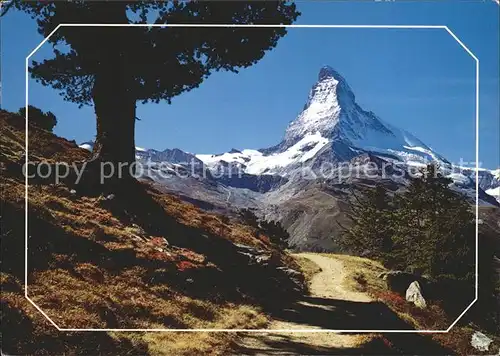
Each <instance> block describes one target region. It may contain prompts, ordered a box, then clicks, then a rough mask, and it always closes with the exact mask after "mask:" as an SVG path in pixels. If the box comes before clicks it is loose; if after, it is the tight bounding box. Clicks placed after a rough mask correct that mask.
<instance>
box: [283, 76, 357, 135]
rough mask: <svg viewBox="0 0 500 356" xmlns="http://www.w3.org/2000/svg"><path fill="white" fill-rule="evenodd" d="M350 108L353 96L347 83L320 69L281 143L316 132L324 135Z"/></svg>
mask: <svg viewBox="0 0 500 356" xmlns="http://www.w3.org/2000/svg"><path fill="white" fill-rule="evenodd" d="M354 105H355V101H354V94H353V92H352V90H351V88H350V87H349V85H348V84H347V81H346V80H345V79H344V78H343V77H342V76H341V75H340V74H339V73H338V72H336V71H335V70H334V69H332V68H331V67H329V66H325V67H323V68H321V69H320V71H319V74H318V81H317V82H316V83H315V84H314V85H313V87H312V89H311V90H310V92H309V97H308V100H307V102H306V104H305V106H304V109H303V111H302V112H301V113H300V115H299V116H298V117H297V119H295V120H294V121H292V122H291V123H290V125H289V126H288V128H287V129H286V132H285V142H289V143H290V144H293V143H294V141H297V140H300V139H301V138H302V137H304V136H305V135H307V134H314V133H316V132H320V133H321V134H322V135H324V136H328V135H329V134H330V133H331V131H332V130H333V129H334V128H335V126H336V125H337V124H338V122H339V119H340V112H341V110H349V108H351V107H352V106H354Z"/></svg>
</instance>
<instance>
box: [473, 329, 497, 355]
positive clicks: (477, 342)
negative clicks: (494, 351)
mask: <svg viewBox="0 0 500 356" xmlns="http://www.w3.org/2000/svg"><path fill="white" fill-rule="evenodd" d="M492 342H493V340H491V339H490V338H489V337H488V336H486V335H484V334H483V333H482V332H480V331H476V332H475V333H474V334H473V335H472V339H471V341H470V344H471V346H472V347H473V348H475V349H476V350H478V351H488V349H489V347H490V344H491V343H492Z"/></svg>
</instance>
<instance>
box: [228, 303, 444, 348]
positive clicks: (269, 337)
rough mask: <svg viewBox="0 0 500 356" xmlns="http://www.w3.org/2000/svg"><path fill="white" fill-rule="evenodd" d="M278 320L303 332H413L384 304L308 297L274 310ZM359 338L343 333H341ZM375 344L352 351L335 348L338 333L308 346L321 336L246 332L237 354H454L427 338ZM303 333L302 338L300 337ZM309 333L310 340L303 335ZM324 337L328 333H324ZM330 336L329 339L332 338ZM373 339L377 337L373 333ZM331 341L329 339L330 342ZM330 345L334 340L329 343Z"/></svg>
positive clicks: (382, 337) (391, 336) (395, 336)
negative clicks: (310, 330) (311, 330)
mask: <svg viewBox="0 0 500 356" xmlns="http://www.w3.org/2000/svg"><path fill="white" fill-rule="evenodd" d="M270 314H271V316H272V317H273V319H274V320H277V321H281V322H286V323H290V325H293V327H294V328H300V329H309V328H314V329H318V328H320V329H332V330H411V329H413V328H412V327H411V326H410V325H409V324H408V323H406V322H405V321H403V320H402V319H400V318H399V317H398V315H397V314H396V313H394V312H393V311H392V310H390V309H389V308H388V307H387V306H386V305H385V304H383V303H380V302H368V303H366V302H352V301H346V300H338V299H328V298H318V297H304V298H302V299H301V300H300V301H297V302H295V303H293V304H290V305H288V306H286V307H283V308H282V309H279V310H273V311H270ZM347 334H355V333H342V334H341V335H347ZM376 334H377V335H375V336H374V337H373V338H372V339H371V340H369V341H367V342H365V343H363V344H361V345H358V346H355V347H351V348H344V347H338V346H335V340H334V339H335V337H336V336H335V335H333V334H327V335H325V336H324V337H323V339H322V340H323V341H320V342H317V340H316V342H310V343H309V342H308V338H311V340H312V338H315V337H316V336H317V335H320V334H318V333H308V334H306V333H293V334H292V333H272V332H270V333H265V335H263V334H261V333H252V334H245V335H244V338H245V339H246V341H245V342H244V345H243V346H242V345H235V348H234V350H235V351H234V352H235V354H238V355H339V354H340V355H367V354H368V355H398V354H399V355H400V354H403V355H451V354H453V352H452V351H451V350H449V349H446V348H444V347H442V346H441V345H439V344H438V343H436V342H435V341H433V340H432V339H431V337H430V336H428V335H423V334H413V333H411V334H404V333H386V334H381V333H376ZM298 335H300V337H299V336H298ZM305 335H307V336H305ZM323 335H324V334H323ZM329 335H331V336H329ZM372 336H373V335H372ZM329 338H330V339H329ZM329 341H331V342H329Z"/></svg>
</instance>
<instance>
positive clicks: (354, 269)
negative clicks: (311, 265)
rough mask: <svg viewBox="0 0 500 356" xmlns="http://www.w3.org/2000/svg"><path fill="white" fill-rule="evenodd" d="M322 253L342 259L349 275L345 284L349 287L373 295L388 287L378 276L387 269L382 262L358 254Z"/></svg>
mask: <svg viewBox="0 0 500 356" xmlns="http://www.w3.org/2000/svg"><path fill="white" fill-rule="evenodd" d="M322 255H324V256H327V257H333V258H335V259H338V260H340V261H342V263H343V264H344V268H345V272H346V277H347V278H346V279H345V280H344V285H345V287H346V288H347V289H351V290H355V291H358V292H366V293H368V294H370V295H372V296H374V294H375V293H377V292H380V291H384V290H386V289H387V286H386V284H385V282H384V281H383V280H382V279H381V278H379V277H378V276H379V275H380V273H382V272H385V271H387V269H386V268H385V267H384V266H382V264H380V263H378V262H376V261H373V260H370V259H368V258H363V257H357V256H349V255H339V254H328V253H324V254H322Z"/></svg>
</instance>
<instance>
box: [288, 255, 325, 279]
mask: <svg viewBox="0 0 500 356" xmlns="http://www.w3.org/2000/svg"><path fill="white" fill-rule="evenodd" d="M294 259H295V261H296V262H297V264H298V266H299V270H300V271H301V272H302V274H303V275H304V277H305V279H306V282H307V283H308V285H309V284H310V282H311V279H312V277H313V276H314V275H315V274H316V273H319V272H321V267H319V266H318V265H317V264H316V263H314V262H313V261H311V260H310V259H308V258H306V257H302V256H294Z"/></svg>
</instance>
